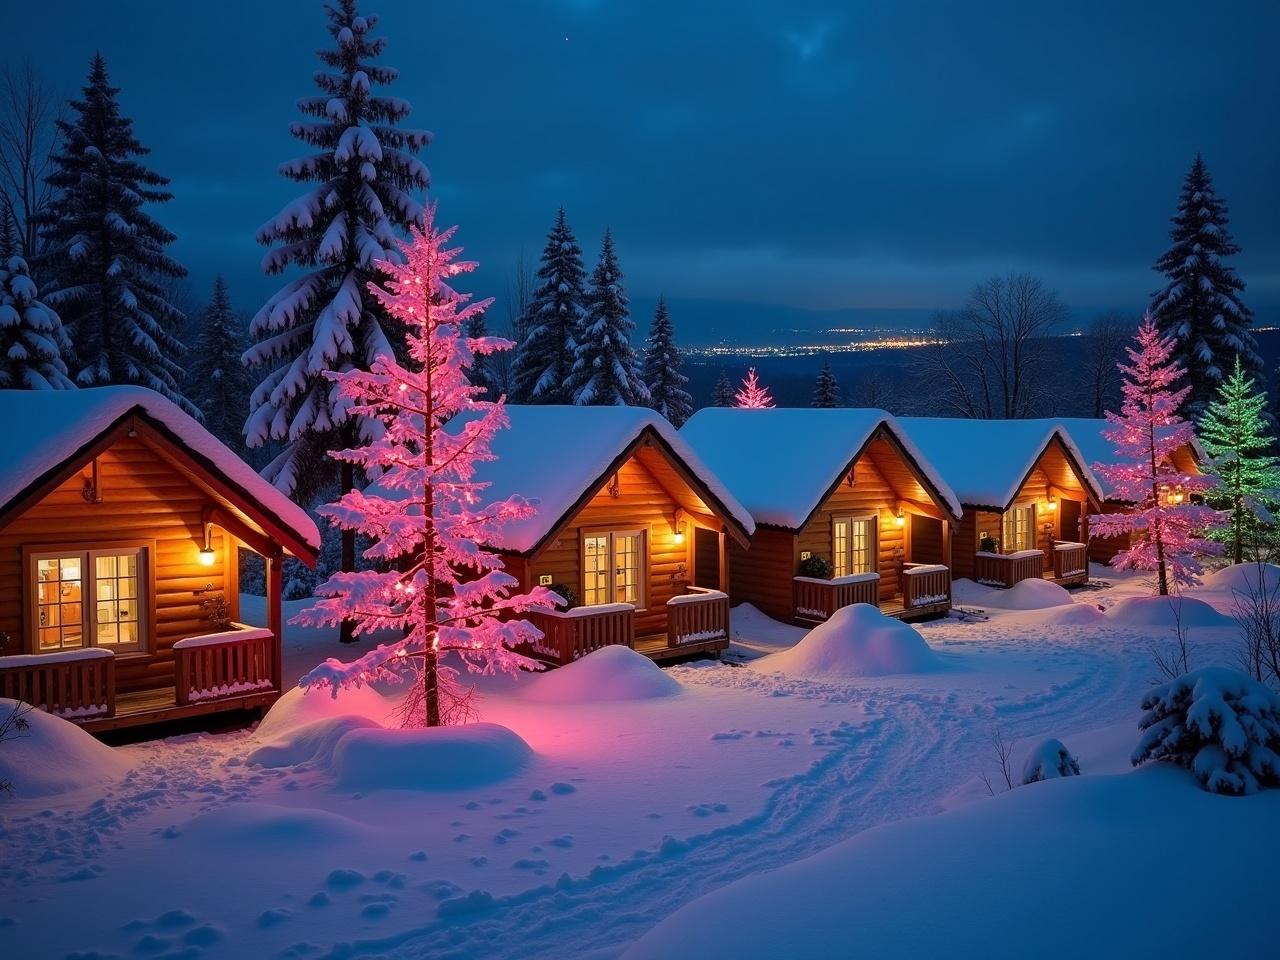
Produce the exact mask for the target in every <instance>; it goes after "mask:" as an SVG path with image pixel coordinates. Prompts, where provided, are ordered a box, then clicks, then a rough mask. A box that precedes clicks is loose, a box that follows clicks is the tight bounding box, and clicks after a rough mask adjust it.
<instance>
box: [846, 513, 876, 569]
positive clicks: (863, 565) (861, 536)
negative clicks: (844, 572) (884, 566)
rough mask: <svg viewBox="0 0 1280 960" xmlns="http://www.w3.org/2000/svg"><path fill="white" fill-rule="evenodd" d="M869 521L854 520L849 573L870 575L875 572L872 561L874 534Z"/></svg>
mask: <svg viewBox="0 0 1280 960" xmlns="http://www.w3.org/2000/svg"><path fill="white" fill-rule="evenodd" d="M872 522H873V521H871V520H854V521H853V524H852V533H853V548H852V551H851V555H852V564H851V565H850V567H851V569H850V572H851V573H872V572H874V571H875V563H874V559H873V552H874V544H875V532H874V531H873V529H872Z"/></svg>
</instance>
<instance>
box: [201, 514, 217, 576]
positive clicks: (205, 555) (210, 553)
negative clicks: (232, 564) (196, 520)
mask: <svg viewBox="0 0 1280 960" xmlns="http://www.w3.org/2000/svg"><path fill="white" fill-rule="evenodd" d="M201 526H202V527H204V546H202V547H201V548H200V566H202V567H212V566H213V564H214V561H215V560H217V559H218V554H217V553H216V552H215V551H214V549H213V544H212V543H211V542H210V539H209V527H210V524H208V523H204V524H201Z"/></svg>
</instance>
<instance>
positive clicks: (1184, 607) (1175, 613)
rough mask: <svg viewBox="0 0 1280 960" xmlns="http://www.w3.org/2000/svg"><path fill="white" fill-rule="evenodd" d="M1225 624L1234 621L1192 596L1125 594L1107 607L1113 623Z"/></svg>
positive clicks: (1155, 624) (1162, 624)
mask: <svg viewBox="0 0 1280 960" xmlns="http://www.w3.org/2000/svg"><path fill="white" fill-rule="evenodd" d="M1179 613H1180V614H1181V622H1182V626H1184V627H1224V626H1230V625H1232V624H1233V623H1235V621H1234V620H1232V619H1231V618H1230V617H1228V616H1226V615H1224V614H1221V613H1219V612H1218V611H1217V610H1215V609H1213V607H1211V606H1209V604H1207V603H1205V602H1204V601H1203V600H1197V599H1195V598H1194V597H1186V596H1183V597H1127V598H1125V599H1124V600H1121V601H1120V602H1119V603H1117V604H1116V605H1115V606H1114V607H1112V608H1111V609H1110V610H1108V611H1107V616H1108V617H1110V618H1111V620H1112V621H1113V622H1114V623H1119V624H1123V625H1125V626H1129V627H1168V628H1170V629H1172V628H1173V627H1175V626H1176V625H1177V624H1178V620H1179Z"/></svg>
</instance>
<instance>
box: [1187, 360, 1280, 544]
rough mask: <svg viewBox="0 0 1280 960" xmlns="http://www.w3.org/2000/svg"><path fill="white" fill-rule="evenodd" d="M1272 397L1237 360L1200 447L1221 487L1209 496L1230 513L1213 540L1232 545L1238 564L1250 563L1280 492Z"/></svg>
mask: <svg viewBox="0 0 1280 960" xmlns="http://www.w3.org/2000/svg"><path fill="white" fill-rule="evenodd" d="M1266 407H1267V397H1266V394H1264V393H1262V392H1261V391H1259V390H1258V389H1257V388H1256V386H1255V384H1254V381H1253V378H1252V377H1249V376H1247V375H1246V374H1245V372H1244V366H1243V364H1242V363H1241V362H1240V357H1239V356H1238V355H1237V357H1236V359H1235V365H1234V369H1233V370H1232V371H1231V375H1230V376H1229V377H1227V379H1226V380H1225V381H1224V382H1223V384H1222V385H1221V386H1220V387H1219V388H1218V395H1217V396H1216V397H1215V398H1214V399H1213V400H1211V401H1210V402H1209V406H1208V407H1206V408H1205V411H1204V416H1203V417H1201V418H1200V428H1199V435H1200V442H1201V443H1203V444H1204V448H1205V451H1206V452H1207V453H1208V454H1209V457H1210V458H1211V459H1210V463H1209V470H1208V472H1209V473H1210V474H1212V475H1213V476H1215V477H1217V478H1218V487H1217V489H1216V490H1214V491H1212V493H1211V495H1210V496H1208V497H1207V498H1206V499H1208V501H1209V503H1210V504H1211V505H1212V506H1215V507H1217V508H1219V509H1220V510H1223V511H1225V515H1224V520H1225V522H1224V523H1223V524H1222V525H1221V526H1218V527H1215V528H1214V529H1212V530H1211V531H1210V532H1209V537H1210V539H1213V540H1218V541H1221V542H1223V543H1225V544H1227V549H1228V550H1230V551H1231V557H1232V562H1233V563H1243V562H1244V548H1245V544H1246V543H1250V542H1252V541H1253V540H1254V537H1255V535H1256V533H1257V532H1258V530H1259V529H1260V527H1261V525H1262V521H1261V520H1260V518H1259V514H1260V513H1262V512H1263V511H1264V510H1265V512H1266V513H1268V514H1270V513H1272V512H1274V509H1275V504H1274V502H1273V498H1274V497H1275V495H1276V491H1277V490H1280V460H1277V458H1276V457H1273V456H1270V455H1269V454H1268V453H1267V451H1268V450H1270V449H1271V445H1272V437H1271V435H1270V431H1269V430H1268V429H1267V423H1266V419H1265V416H1264V413H1263V411H1265V410H1266Z"/></svg>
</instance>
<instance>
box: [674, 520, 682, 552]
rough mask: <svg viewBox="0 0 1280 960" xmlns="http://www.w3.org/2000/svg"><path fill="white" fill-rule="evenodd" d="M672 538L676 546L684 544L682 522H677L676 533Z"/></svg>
mask: <svg viewBox="0 0 1280 960" xmlns="http://www.w3.org/2000/svg"><path fill="white" fill-rule="evenodd" d="M674 539H675V542H676V546H677V547H679V546H681V545H683V544H684V524H683V523H682V524H679V525H678V526H677V527H676V535H675V538H674Z"/></svg>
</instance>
